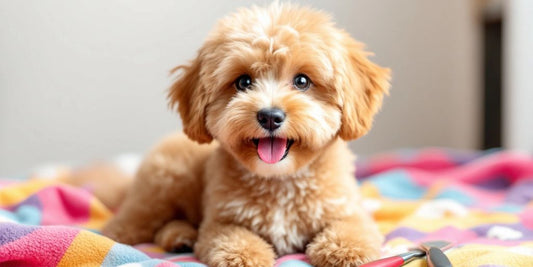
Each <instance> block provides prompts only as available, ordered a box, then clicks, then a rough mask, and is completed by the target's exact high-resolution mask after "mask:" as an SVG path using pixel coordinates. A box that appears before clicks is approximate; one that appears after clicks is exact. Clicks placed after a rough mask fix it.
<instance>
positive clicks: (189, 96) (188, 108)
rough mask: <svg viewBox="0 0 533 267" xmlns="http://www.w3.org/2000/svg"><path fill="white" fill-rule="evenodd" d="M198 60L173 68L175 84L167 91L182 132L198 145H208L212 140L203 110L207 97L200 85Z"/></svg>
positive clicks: (199, 64)
mask: <svg viewBox="0 0 533 267" xmlns="http://www.w3.org/2000/svg"><path fill="white" fill-rule="evenodd" d="M200 67H201V62H200V59H199V58H197V59H195V60H194V61H192V62H191V63H190V64H189V65H181V66H178V67H176V68H174V69H173V70H172V71H171V73H172V74H176V73H178V74H177V75H178V77H177V80H176V82H174V84H173V85H172V86H171V87H170V89H169V91H168V95H167V97H168V101H169V106H170V107H171V108H172V109H175V108H176V106H177V110H178V112H179V114H180V116H181V120H182V122H183V132H185V134H187V136H189V138H190V139H192V140H194V141H197V142H198V143H209V142H211V141H212V140H213V137H212V136H211V134H210V133H209V132H208V131H207V129H206V127H205V115H206V114H205V109H206V107H207V97H206V96H205V92H204V91H205V90H204V88H203V85H202V83H201V77H200Z"/></svg>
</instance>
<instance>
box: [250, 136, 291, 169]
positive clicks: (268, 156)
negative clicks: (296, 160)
mask: <svg viewBox="0 0 533 267" xmlns="http://www.w3.org/2000/svg"><path fill="white" fill-rule="evenodd" d="M252 141H253V143H254V144H255V147H256V148H257V155H259V158H260V159H261V160H262V161H264V162H266V163H268V164H274V163H278V162H280V161H282V160H283V159H284V158H285V157H287V154H289V149H291V146H292V144H293V143H294V141H293V140H290V139H287V138H281V137H274V136H269V137H263V138H254V139H252Z"/></svg>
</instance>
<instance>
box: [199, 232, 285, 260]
mask: <svg viewBox="0 0 533 267" xmlns="http://www.w3.org/2000/svg"><path fill="white" fill-rule="evenodd" d="M206 232H207V233H206ZM194 253H195V254H196V256H197V257H198V259H200V260H201V261H203V262H206V263H207V265H208V266H212V267H272V266H274V263H275V259H276V254H275V253H274V250H273V249H272V246H271V245H269V244H268V243H267V242H265V241H264V240H263V239H261V238H260V237H258V236H256V235H254V234H252V233H251V232H250V231H248V230H245V229H241V228H239V227H226V228H225V229H221V232H218V231H213V232H211V231H205V232H204V235H203V236H202V234H201V233H200V238H199V239H198V242H197V243H196V245H195V246H194Z"/></svg>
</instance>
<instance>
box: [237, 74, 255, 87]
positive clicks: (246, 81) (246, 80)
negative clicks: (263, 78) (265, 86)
mask: <svg viewBox="0 0 533 267" xmlns="http://www.w3.org/2000/svg"><path fill="white" fill-rule="evenodd" d="M250 86H252V77H250V75H248V74H244V75H241V76H239V78H237V80H235V88H237V90H239V91H245V90H246V89H250Z"/></svg>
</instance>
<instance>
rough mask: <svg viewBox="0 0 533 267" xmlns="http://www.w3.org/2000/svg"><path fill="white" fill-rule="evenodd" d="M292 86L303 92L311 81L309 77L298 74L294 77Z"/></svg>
mask: <svg viewBox="0 0 533 267" xmlns="http://www.w3.org/2000/svg"><path fill="white" fill-rule="evenodd" d="M292 84H293V85H294V87H296V89H298V90H301V91H305V90H307V89H309V86H311V79H309V77H307V75H305V74H298V75H296V76H295V77H294V80H293V81H292Z"/></svg>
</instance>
